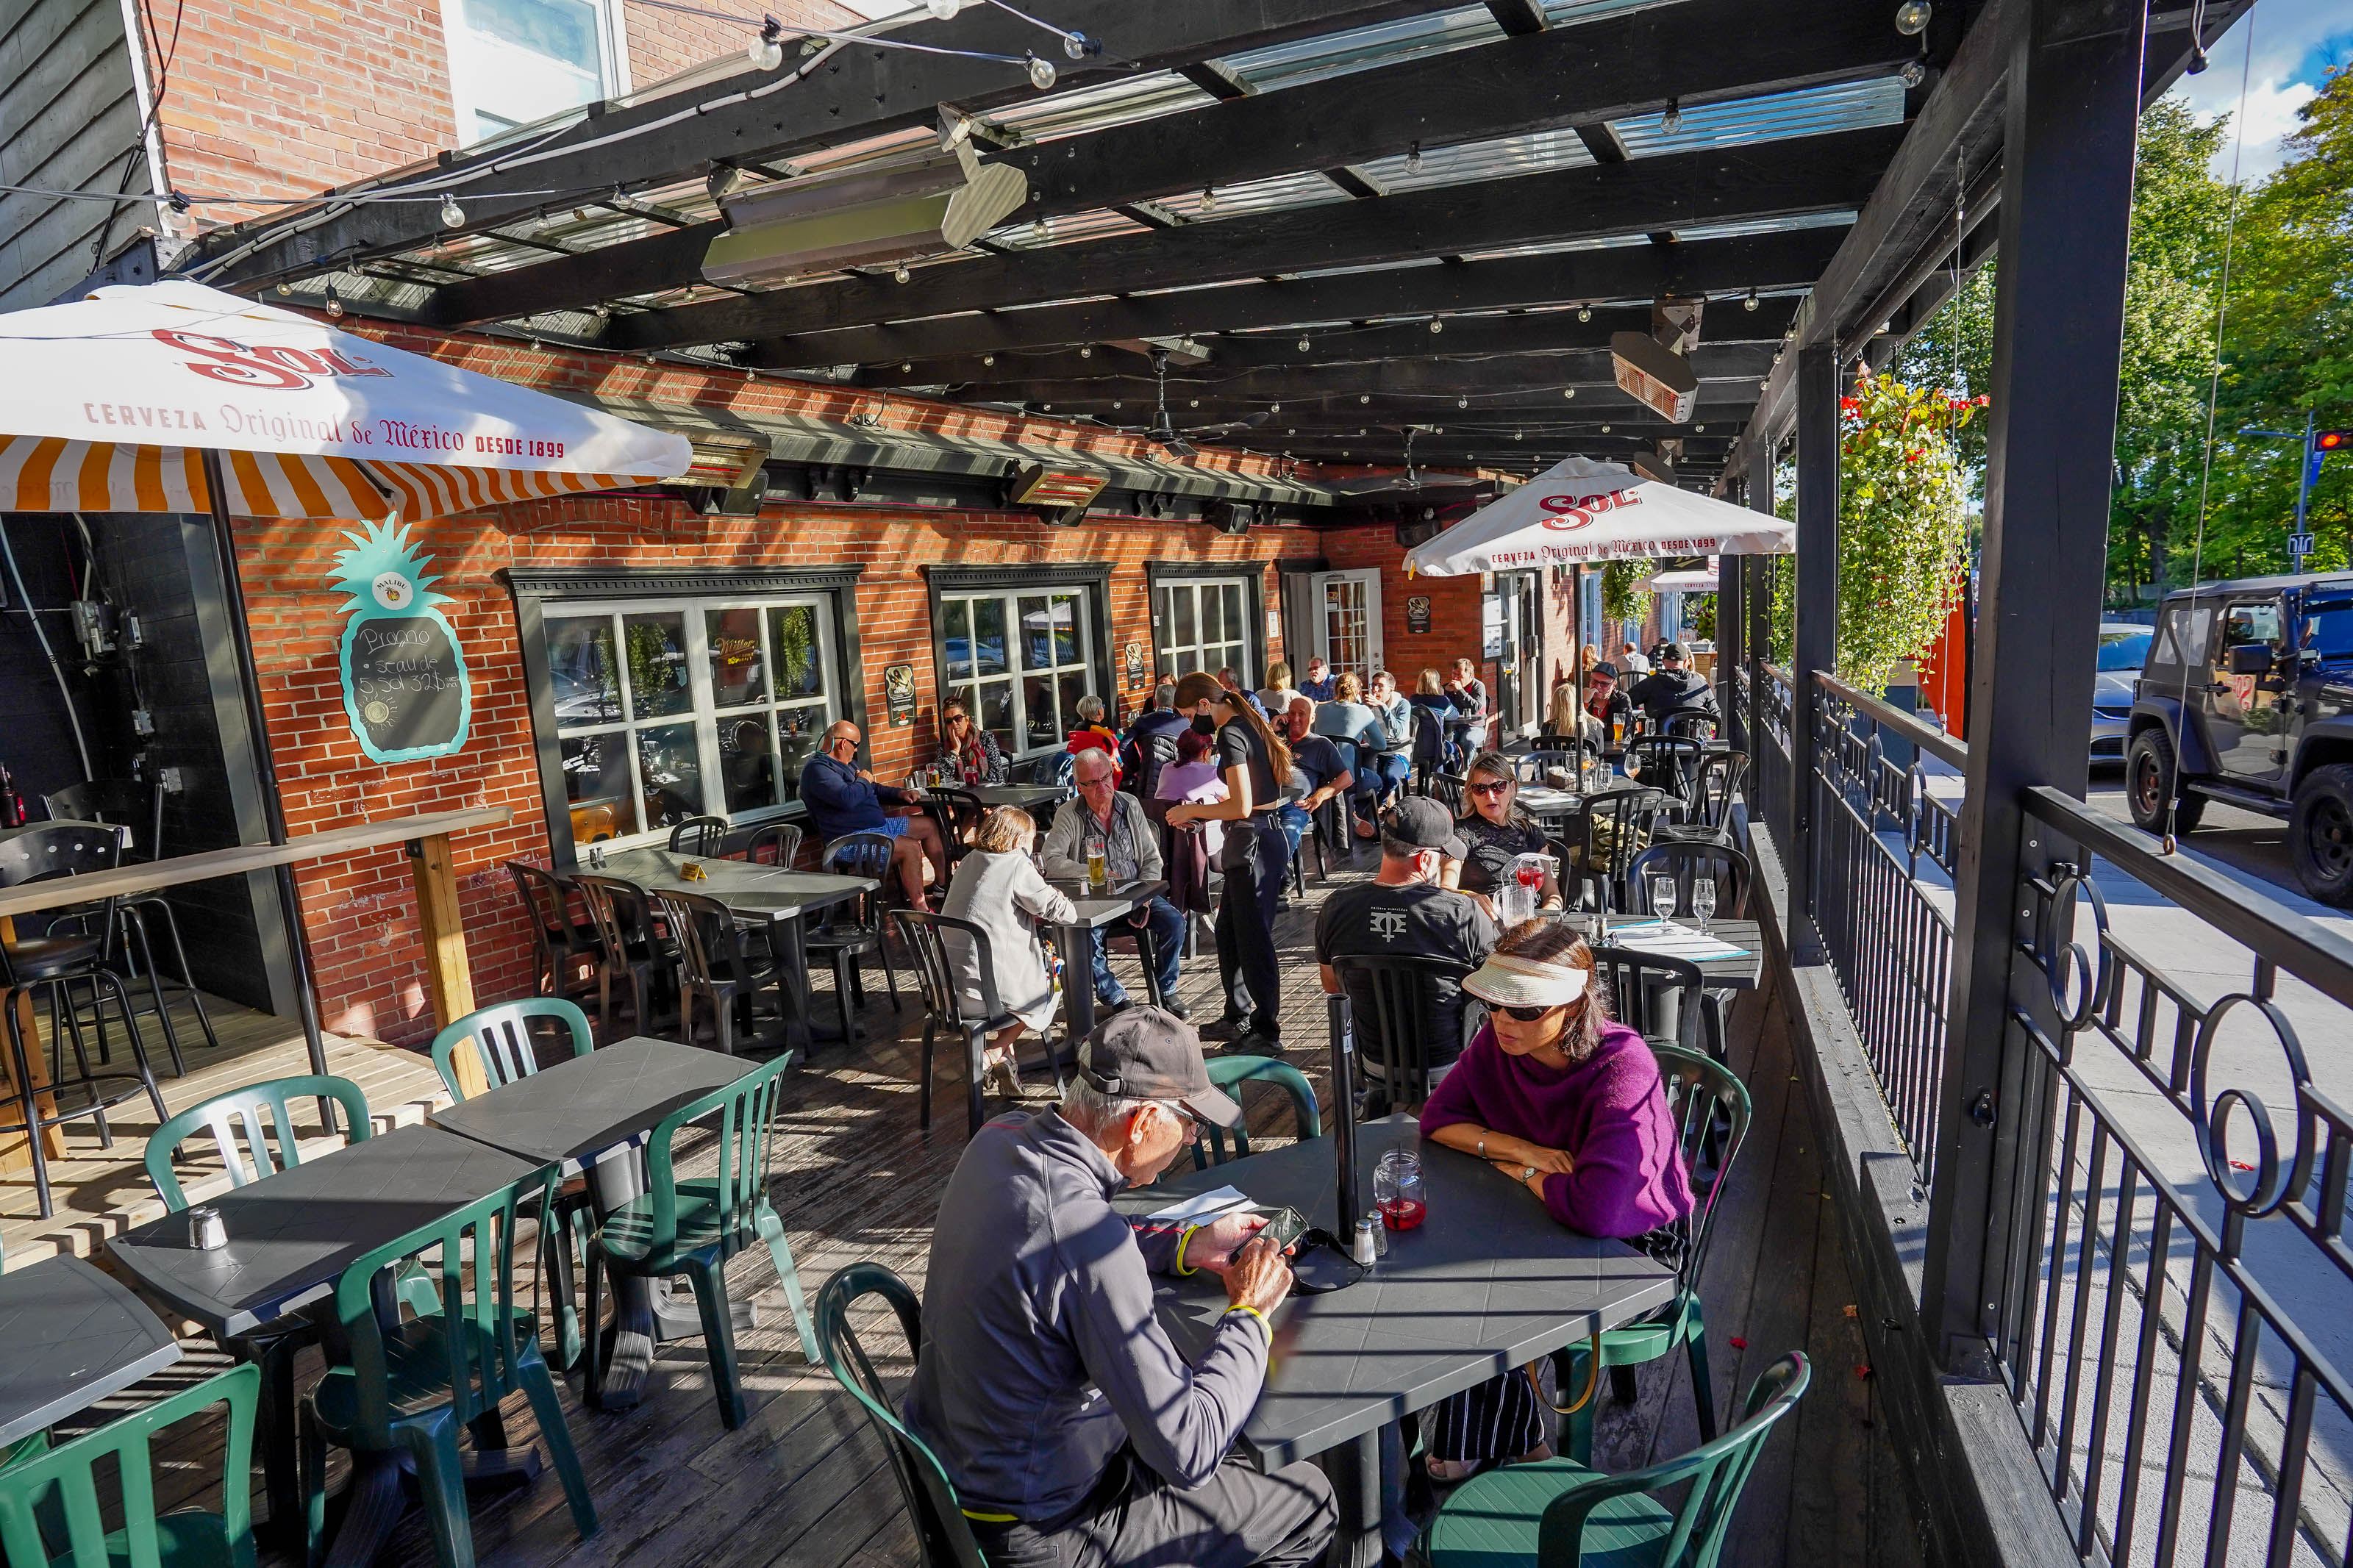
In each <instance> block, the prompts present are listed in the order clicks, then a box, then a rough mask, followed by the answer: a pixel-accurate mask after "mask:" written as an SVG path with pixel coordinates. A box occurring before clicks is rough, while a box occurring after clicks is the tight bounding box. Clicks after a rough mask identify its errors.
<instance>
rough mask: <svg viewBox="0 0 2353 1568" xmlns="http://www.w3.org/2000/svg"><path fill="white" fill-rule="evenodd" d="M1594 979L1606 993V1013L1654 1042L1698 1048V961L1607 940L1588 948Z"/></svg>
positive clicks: (1700, 982) (1700, 989) (1700, 984)
mask: <svg viewBox="0 0 2353 1568" xmlns="http://www.w3.org/2000/svg"><path fill="white" fill-rule="evenodd" d="M1593 980H1594V984H1596V985H1598V986H1601V987H1604V988H1605V989H1604V994H1606V995H1607V996H1609V1011H1610V1016H1612V1017H1614V1018H1616V1019H1617V1020H1618V1021H1619V1022H1620V1023H1621V1024H1623V1025H1625V1026H1627V1027H1629V1028H1630V1029H1632V1030H1633V1031H1634V1032H1635V1033H1636V1034H1638V1035H1640V1036H1641V1037H1643V1038H1644V1039H1646V1040H1649V1041H1651V1042H1652V1043H1654V1044H1657V1045H1665V1046H1681V1047H1683V1049H1685V1050H1687V1051H1695V1050H1697V1049H1698V1048H1699V1045H1698V1040H1697V1036H1698V1034H1699V1015H1700V1007H1701V1005H1702V1004H1701V995H1702V993H1703V992H1704V990H1705V989H1706V987H1705V984H1704V981H1703V980H1702V979H1701V977H1700V973H1699V965H1698V964H1696V963H1690V962H1688V961H1687V960H1684V959H1681V958H1669V957H1667V956H1666V955H1665V954H1664V953H1657V952H1640V951H1638V950H1636V949H1634V948H1630V947H1611V946H1609V944H1608V943H1606V942H1605V943H1603V944H1602V945H1600V946H1599V947H1596V948H1595V949H1594V950H1593Z"/></svg>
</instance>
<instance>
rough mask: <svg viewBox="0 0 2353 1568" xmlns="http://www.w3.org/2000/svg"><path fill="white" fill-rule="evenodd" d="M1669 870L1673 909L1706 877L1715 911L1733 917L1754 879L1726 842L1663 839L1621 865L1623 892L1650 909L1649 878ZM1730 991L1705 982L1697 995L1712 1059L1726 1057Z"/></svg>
mask: <svg viewBox="0 0 2353 1568" xmlns="http://www.w3.org/2000/svg"><path fill="white" fill-rule="evenodd" d="M1658 875H1670V876H1672V877H1673V878H1674V879H1675V908H1676V909H1678V910H1683V911H1684V913H1685V914H1686V915H1688V914H1689V913H1690V910H1691V891H1692V880H1693V879H1694V878H1698V877H1706V878H1709V879H1712V880H1714V882H1715V899H1716V903H1715V912H1716V913H1717V914H1720V915H1724V916H1726V917H1728V918H1730V919H1732V920H1746V918H1747V916H1748V890H1749V889H1750V888H1751V887H1753V886H1755V884H1756V874H1755V872H1754V871H1753V870H1752V869H1751V868H1750V867H1749V864H1748V857H1747V856H1746V855H1743V854H1742V853H1741V852H1740V851H1739V850H1737V849H1736V848H1734V847H1732V846H1731V845H1729V844H1717V843H1714V842H1704V841H1700V840H1696V839H1668V840H1666V841H1665V842H1663V843H1658V844H1653V845H1651V847H1649V848H1648V849H1645V850H1643V851H1642V852H1641V854H1640V855H1637V856H1636V857H1634V863H1633V864H1632V865H1631V866H1630V867H1628V868H1627V869H1626V883H1627V891H1628V892H1629V893H1630V894H1631V895H1632V897H1633V899H1634V900H1635V902H1636V904H1637V905H1638V907H1639V908H1641V910H1644V911H1647V912H1648V913H1651V914H1657V913H1658V912H1659V910H1658V909H1657V908H1656V906H1655V902H1654V900H1652V899H1651V878H1652V877H1653V876H1658ZM1733 996H1734V992H1733V990H1732V989H1731V988H1730V987H1729V986H1722V985H1715V986H1709V987H1707V988H1706V989H1705V990H1704V991H1703V992H1702V993H1701V994H1700V1022H1701V1026H1702V1027H1703V1029H1704V1034H1705V1038H1706V1041H1707V1054H1708V1055H1709V1056H1711V1057H1714V1058H1715V1059H1716V1060H1717V1061H1720V1062H1721V1061H1728V1060H1729V1059H1730V1050H1729V1044H1728V1040H1727V1031H1726V1022H1727V1019H1728V1017H1729V1016H1730V1013H1731V1010H1732V1002H1733Z"/></svg>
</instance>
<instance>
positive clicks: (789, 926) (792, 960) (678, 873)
mask: <svg viewBox="0 0 2353 1568" xmlns="http://www.w3.org/2000/svg"><path fill="white" fill-rule="evenodd" d="M689 866H694V867H698V868H701V869H702V876H701V877H700V878H690V877H688V876H687V875H686V874H685V871H686V868H687V867H689ZM600 874H602V875H605V876H608V877H619V878H622V879H626V880H628V881H631V882H634V883H636V884H637V885H638V887H640V888H643V889H646V890H647V891H648V892H669V893H692V894H696V895H698V896H700V897H702V898H706V899H716V900H719V901H720V902H721V903H723V904H724V905H726V906H727V911H728V913H730V914H732V915H733V916H734V917H735V919H736V921H737V922H738V923H739V924H743V925H753V926H765V927H766V928H767V931H768V943H769V951H770V952H774V953H775V954H776V967H777V970H778V972H779V973H780V974H781V975H782V977H783V983H784V984H785V985H786V987H787V988H788V989H789V990H790V992H791V994H792V1001H793V1006H792V1016H790V1017H789V1018H788V1019H787V1020H786V1043H787V1044H788V1045H790V1046H794V1047H798V1048H800V1049H802V1050H804V1051H806V1050H807V1048H808V1047H809V1045H810V1043H811V1041H812V1040H813V1039H815V1038H817V1037H818V1035H819V1033H820V1030H819V1026H818V1024H817V1022H816V1021H815V1020H814V1019H813V1018H811V1016H810V1015H809V988H808V932H807V926H806V925H805V924H804V920H805V917H807V916H808V915H811V914H815V913H819V912H822V911H823V910H829V909H831V908H832V907H833V906H834V905H836V904H841V903H847V902H848V901H849V900H851V899H854V898H856V897H858V896H859V895H860V893H867V892H871V891H872V890H873V889H876V888H878V887H880V886H881V883H879V882H877V881H875V880H874V879H872V878H871V877H844V876H840V875H838V874H836V873H834V872H831V871H797V870H795V869H794V868H791V867H789V866H769V865H763V864H760V863H758V862H755V861H750V860H724V859H719V858H712V857H707V856H701V855H681V854H680V853H679V852H677V851H676V850H673V849H624V850H622V851H621V852H619V853H618V854H615V855H608V856H607V857H606V858H605V864H604V868H603V870H602V872H601V873H600ZM838 1028H839V1026H835V1025H827V1026H824V1029H823V1031H822V1033H823V1037H825V1038H828V1039H833V1038H838V1037H839V1034H838Z"/></svg>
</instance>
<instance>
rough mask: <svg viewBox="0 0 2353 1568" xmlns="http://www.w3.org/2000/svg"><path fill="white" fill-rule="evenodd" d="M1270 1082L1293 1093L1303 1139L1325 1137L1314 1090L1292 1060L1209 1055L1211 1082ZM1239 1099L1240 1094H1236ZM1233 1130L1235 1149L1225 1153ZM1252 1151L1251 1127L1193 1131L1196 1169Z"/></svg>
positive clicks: (1226, 1084)
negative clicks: (1227, 1140) (1316, 1106)
mask: <svg viewBox="0 0 2353 1568" xmlns="http://www.w3.org/2000/svg"><path fill="white" fill-rule="evenodd" d="M1253 1080H1255V1081H1258V1082H1261V1083H1271V1084H1274V1085H1277V1086H1279V1087H1280V1088H1281V1089H1283V1090H1284V1091H1285V1092H1286V1093H1288V1094H1289V1095H1290V1096H1291V1113H1292V1115H1293V1116H1294V1117H1296V1118H1297V1119H1298V1121H1299V1135H1300V1137H1302V1138H1321V1137H1323V1136H1324V1118H1323V1116H1322V1115H1321V1114H1320V1113H1319V1112H1318V1111H1317V1110H1316V1109H1315V1090H1314V1088H1313V1087H1311V1086H1310V1085H1309V1083H1308V1081H1307V1076H1306V1074H1304V1073H1303V1072H1301V1071H1300V1070H1299V1069H1298V1068H1295V1067H1293V1066H1292V1065H1291V1064H1290V1063H1289V1062H1286V1061H1278V1060H1276V1059H1275V1058H1272V1057H1212V1058H1209V1081H1210V1082H1211V1083H1213V1084H1216V1085H1217V1086H1218V1087H1219V1089H1227V1090H1229V1091H1230V1090H1232V1089H1235V1088H1236V1087H1237V1086H1239V1085H1240V1084H1244V1083H1249V1082H1251V1081H1253ZM1234 1098H1235V1099H1237V1100H1240V1098H1241V1096H1240V1095H1239V1094H1236V1095H1235V1096H1234ZM1229 1132H1230V1135H1231V1136H1232V1138H1233V1141H1234V1152H1233V1153H1232V1154H1231V1155H1230V1156H1229V1155H1228V1154H1227V1152H1226V1139H1227V1137H1228V1135H1229ZM1249 1152H1250V1129H1249V1127H1248V1126H1246V1125H1245V1126H1239V1127H1234V1128H1231V1129H1227V1128H1222V1127H1203V1128H1200V1129H1198V1131H1195V1133H1194V1134H1193V1169H1195V1170H1197V1171H1206V1170H1208V1168H1209V1167H1210V1166H1211V1165H1222V1164H1224V1163H1226V1161H1227V1160H1228V1159H1229V1158H1232V1159H1240V1158H1241V1157H1242V1156H1244V1155H1246V1154H1248V1153H1249Z"/></svg>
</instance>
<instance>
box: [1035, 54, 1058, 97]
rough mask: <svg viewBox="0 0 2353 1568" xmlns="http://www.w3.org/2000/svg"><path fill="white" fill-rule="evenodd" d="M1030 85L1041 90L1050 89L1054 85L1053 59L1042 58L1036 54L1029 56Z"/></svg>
mask: <svg viewBox="0 0 2353 1568" xmlns="http://www.w3.org/2000/svg"><path fill="white" fill-rule="evenodd" d="M1029 85H1030V86H1031V87H1034V88H1036V89H1038V90H1039V92H1045V91H1048V90H1050V89H1051V88H1052V87H1053V85H1054V62H1053V61H1051V60H1041V59H1039V58H1038V57H1037V56H1036V55H1031V56H1030V57H1029Z"/></svg>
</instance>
